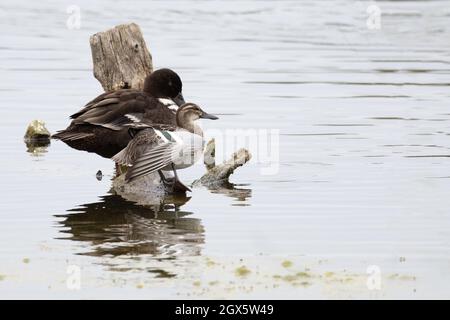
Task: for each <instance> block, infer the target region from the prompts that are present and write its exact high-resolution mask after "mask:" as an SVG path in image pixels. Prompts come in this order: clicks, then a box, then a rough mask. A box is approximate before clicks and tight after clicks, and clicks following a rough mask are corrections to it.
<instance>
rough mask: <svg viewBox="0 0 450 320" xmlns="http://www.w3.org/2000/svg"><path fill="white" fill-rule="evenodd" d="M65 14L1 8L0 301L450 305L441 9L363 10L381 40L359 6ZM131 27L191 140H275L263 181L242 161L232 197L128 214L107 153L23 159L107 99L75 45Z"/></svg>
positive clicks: (214, 6)
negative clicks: (28, 138) (272, 166)
mask: <svg viewBox="0 0 450 320" xmlns="http://www.w3.org/2000/svg"><path fill="white" fill-rule="evenodd" d="M72 3H73V1H47V0H46V1H21V0H17V1H2V2H1V3H0V29H1V30H2V31H1V43H0V69H1V75H2V79H3V80H2V81H1V82H0V96H1V102H0V104H1V108H0V130H1V136H2V139H1V150H2V154H3V156H2V157H1V165H2V180H3V181H2V184H1V187H0V188H1V194H2V201H1V203H0V206H1V210H0V244H1V245H0V297H1V298H138V299H140V298H143V299H144V298H324V299H328V298H338V299H342V298H343V299H346V298H373V299H380V298H413V299H414V298H447V299H448V298H450V250H449V248H450V210H449V208H450V197H449V190H450V188H449V187H450V169H449V161H450V159H449V157H450V150H449V148H450V136H449V135H450V109H449V107H450V91H449V88H450V41H449V39H450V5H449V3H448V2H447V1H423V2H422V1H412V2H407V1H401V2H400V1H399V2H384V1H377V2H376V5H377V6H378V7H379V8H380V9H381V12H382V15H381V21H380V26H381V29H376V28H375V29H374V28H370V26H371V25H370V23H369V27H368V26H367V19H368V16H369V15H370V14H373V12H376V10H375V9H376V8H375V9H374V7H373V6H372V7H369V6H370V5H373V4H374V2H367V1H355V2H354V1H295V2H294V1H292V2H290V1H277V2H269V1H264V2H263V1H261V2H240V1H233V2H228V1H227V2H225V1H223V2H203V1H193V2H188V1H180V2H177V1H170V2H167V1H162V2H150V1H140V2H135V3H130V2H128V1H115V2H113V3H110V2H108V3H107V2H106V1H96V2H95V3H94V2H92V1H76V4H77V5H78V6H79V8H80V10H81V28H80V29H74V30H70V29H68V28H67V26H66V20H67V19H68V17H69V14H68V13H67V12H66V8H67V7H68V6H70V5H71V4H72ZM368 7H369V13H368V12H367V8H368ZM373 10H375V11H373ZM128 22H136V23H137V24H139V25H140V27H141V29H142V31H143V34H144V37H145V39H146V42H147V46H148V47H149V50H150V52H151V53H152V56H153V62H154V66H155V68H160V67H170V68H173V69H174V70H176V71H177V72H178V73H179V74H180V76H181V77H182V79H183V82H184V89H183V91H184V96H185V98H186V100H188V101H193V102H197V103H199V104H200V105H201V106H203V107H204V109H205V110H207V111H209V112H211V113H216V114H220V120H219V121H215V122H214V123H212V122H206V121H205V122H204V123H203V125H204V128H206V129H221V130H225V129H229V128H243V129H248V128H252V129H278V130H280V136H279V139H280V140H279V141H280V143H279V163H278V172H276V174H272V175H263V174H262V173H261V172H262V171H261V169H262V168H264V167H265V166H266V164H264V163H261V162H260V161H258V157H257V155H258V150H251V151H252V153H253V155H254V159H253V160H252V162H250V163H249V164H248V165H246V166H244V167H242V168H240V169H238V170H237V171H236V173H235V174H234V175H233V176H232V179H231V182H232V183H234V184H235V185H234V186H230V189H229V190H225V191H224V190H222V191H221V192H218V191H217V190H216V191H215V190H208V189H207V188H195V189H193V192H192V193H191V194H188V197H187V198H186V199H178V200H177V201H176V203H174V201H171V200H170V199H168V200H167V201H166V203H165V204H162V205H160V206H140V205H137V204H133V203H132V202H129V201H127V200H124V199H122V198H121V197H120V196H117V195H114V194H111V193H110V188H111V179H112V178H113V176H114V166H113V163H112V162H111V161H110V160H108V159H103V158H100V157H98V156H96V155H93V154H88V153H85V152H79V151H76V150H73V149H71V148H69V147H68V146H66V145H65V144H63V143H61V142H59V141H52V143H51V145H50V146H49V147H48V148H47V149H46V150H38V151H40V152H30V150H27V147H26V145H25V144H24V142H23V134H24V132H25V128H26V126H27V125H28V123H29V122H30V121H31V120H33V119H42V120H44V121H45V122H46V124H47V127H48V129H49V130H50V131H51V132H55V131H56V130H59V129H62V128H65V127H66V126H67V124H68V123H69V120H68V116H69V115H70V114H71V113H73V112H75V111H76V110H78V109H80V108H81V107H82V106H83V105H84V104H85V103H86V102H87V101H89V100H91V99H92V98H93V97H95V96H97V95H98V94H99V93H101V92H102V89H101V86H100V85H99V83H98V82H97V81H96V80H95V78H94V77H93V75H92V62H91V53H90V47H89V36H90V35H92V34H93V33H95V32H98V31H103V30H106V29H108V28H110V27H112V26H114V25H117V24H121V23H128ZM369 22H370V21H369ZM98 170H101V171H102V172H103V174H104V177H103V179H102V180H100V181H99V180H97V179H96V176H95V174H96V172H97V171H98ZM204 172H205V169H204V166H203V165H202V164H201V163H199V164H197V165H196V166H194V167H191V168H189V169H186V170H183V171H181V172H180V175H181V177H182V180H183V181H186V182H192V181H193V180H194V179H196V178H198V177H200V176H201V175H202V174H203V173H204ZM78 276H79V277H78ZM78 280H79V281H78ZM78 284H79V285H80V286H79V287H78Z"/></svg>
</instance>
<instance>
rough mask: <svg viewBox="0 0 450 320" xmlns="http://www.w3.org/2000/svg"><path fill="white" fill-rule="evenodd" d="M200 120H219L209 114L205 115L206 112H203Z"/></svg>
mask: <svg viewBox="0 0 450 320" xmlns="http://www.w3.org/2000/svg"><path fill="white" fill-rule="evenodd" d="M200 118H202V119H209V120H217V119H219V118H218V117H216V116H215V115H213V114H209V113H206V112H203V113H202V115H201V116H200Z"/></svg>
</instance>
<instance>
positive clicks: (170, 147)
mask: <svg viewBox="0 0 450 320" xmlns="http://www.w3.org/2000/svg"><path fill="white" fill-rule="evenodd" d="M179 149H180V147H179V145H178V144H176V143H171V142H169V143H162V144H159V145H157V146H155V147H153V148H150V149H147V150H146V151H145V152H143V153H142V154H140V155H139V156H138V157H137V158H136V160H135V161H134V163H133V166H132V167H130V168H129V169H128V171H127V173H126V175H125V181H127V182H129V181H132V180H134V179H136V178H139V177H141V176H145V175H148V174H151V173H153V172H156V171H158V170H160V169H163V168H164V167H167V166H168V165H170V164H171V163H173V161H174V159H176V155H177V154H178V153H179V152H180V150H179Z"/></svg>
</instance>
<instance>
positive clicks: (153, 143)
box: [112, 103, 218, 192]
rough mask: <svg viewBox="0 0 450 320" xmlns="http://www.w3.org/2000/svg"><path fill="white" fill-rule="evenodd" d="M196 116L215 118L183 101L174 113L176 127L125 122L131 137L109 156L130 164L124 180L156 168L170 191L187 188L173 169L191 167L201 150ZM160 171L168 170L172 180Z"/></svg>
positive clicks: (201, 135) (124, 163)
mask: <svg viewBox="0 0 450 320" xmlns="http://www.w3.org/2000/svg"><path fill="white" fill-rule="evenodd" d="M200 118H202V119H211V120H216V119H218V118H217V117H216V116H214V115H212V114H208V113H206V112H205V111H203V110H202V109H201V108H200V107H199V106H198V105H196V104H194V103H186V104H183V105H182V106H181V107H180V108H179V109H178V111H177V113H176V123H177V125H176V126H171V125H164V124H147V123H143V122H140V123H133V124H129V125H127V126H128V127H129V133H130V136H131V137H133V139H132V140H131V141H130V142H129V143H128V146H127V147H126V148H124V149H123V150H122V151H120V152H119V153H118V154H116V155H115V156H114V157H112V159H113V160H114V161H115V162H116V163H118V164H121V165H127V166H131V167H130V168H128V171H127V173H126V175H125V181H126V182H129V181H132V180H134V179H136V178H138V177H141V176H144V175H147V174H150V173H153V172H156V171H157V172H158V173H159V176H160V177H161V180H162V182H163V183H164V184H165V185H166V187H169V188H170V189H171V191H173V192H175V191H179V192H185V191H191V190H190V189H189V188H188V187H187V186H185V185H184V184H183V183H182V182H181V181H180V180H179V179H178V176H177V171H176V169H184V168H187V167H190V166H192V165H193V164H194V163H195V162H196V161H197V160H198V158H199V157H200V156H201V154H202V152H203V146H204V140H203V131H202V129H201V128H200V127H199V126H198V125H196V124H195V123H194V122H195V120H197V119H200ZM161 170H163V171H169V170H172V171H173V173H174V177H173V179H168V178H166V177H165V176H164V174H163V173H162V172H161Z"/></svg>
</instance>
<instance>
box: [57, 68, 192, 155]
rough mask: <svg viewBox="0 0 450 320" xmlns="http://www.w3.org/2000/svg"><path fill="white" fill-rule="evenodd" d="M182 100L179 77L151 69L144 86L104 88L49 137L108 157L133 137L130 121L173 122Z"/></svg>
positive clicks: (165, 71)
mask: <svg viewBox="0 0 450 320" xmlns="http://www.w3.org/2000/svg"><path fill="white" fill-rule="evenodd" d="M183 103H184V99H183V95H182V82H181V79H180V77H179V76H178V75H177V74H176V73H175V72H174V71H172V70H170V69H159V70H156V71H154V72H153V73H151V74H150V75H149V76H148V77H147V78H146V79H145V83H144V89H143V90H142V91H141V90H136V89H120V90H117V91H111V92H106V93H103V94H101V95H99V96H98V97H97V98H95V99H94V100H92V101H91V102H89V103H88V104H87V105H86V106H85V107H84V108H83V109H81V110H80V111H78V112H76V113H74V114H73V115H71V116H70V118H71V119H73V120H72V122H71V123H70V125H69V126H68V127H67V129H65V130H61V131H59V132H57V133H56V134H54V135H53V136H52V138H54V139H59V140H61V141H63V142H65V143H66V144H67V145H69V146H70V147H72V148H75V149H77V150H83V151H87V152H94V153H96V154H98V155H100V156H102V157H105V158H111V157H112V156H114V155H115V154H117V153H118V152H119V151H121V150H122V149H123V148H125V147H126V146H127V145H128V142H129V141H130V140H131V139H132V137H131V136H130V134H129V125H130V124H133V123H138V122H142V121H144V122H146V123H159V124H169V125H176V117H175V114H176V111H177V109H178V107H179V106H181V105H182V104H183Z"/></svg>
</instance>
